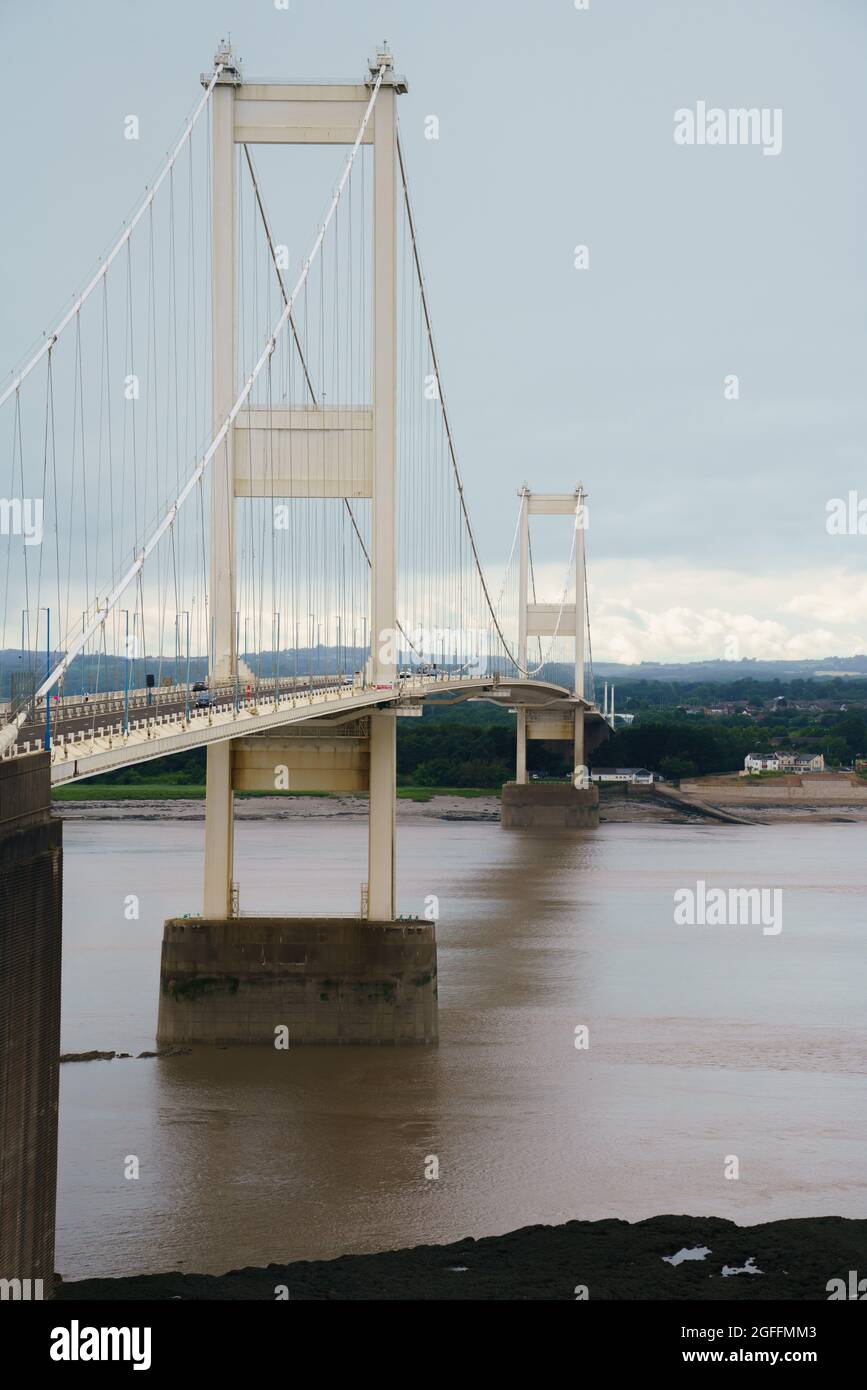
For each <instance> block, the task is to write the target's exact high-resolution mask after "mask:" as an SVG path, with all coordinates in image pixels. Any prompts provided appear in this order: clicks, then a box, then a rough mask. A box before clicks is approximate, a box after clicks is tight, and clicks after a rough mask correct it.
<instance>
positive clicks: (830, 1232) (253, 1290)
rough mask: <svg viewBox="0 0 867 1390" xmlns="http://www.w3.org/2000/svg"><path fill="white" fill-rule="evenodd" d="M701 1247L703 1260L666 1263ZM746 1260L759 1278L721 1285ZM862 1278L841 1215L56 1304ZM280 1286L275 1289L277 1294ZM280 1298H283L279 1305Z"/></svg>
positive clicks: (371, 1264)
mask: <svg viewBox="0 0 867 1390" xmlns="http://www.w3.org/2000/svg"><path fill="white" fill-rule="evenodd" d="M697 1246H707V1247H709V1249H710V1252H711V1253H710V1254H708V1255H707V1256H706V1257H705V1258H704V1259H703V1260H693V1261H689V1260H687V1261H684V1262H683V1263H681V1264H679V1265H677V1266H673V1265H670V1264H667V1263H665V1260H664V1259H663V1257H664V1256H669V1255H674V1254H676V1253H677V1252H678V1251H679V1250H681V1249H683V1248H684V1247H686V1248H690V1249H691V1248H693V1247H697ZM750 1259H751V1260H752V1263H753V1265H754V1266H755V1268H757V1269H759V1270H761V1273H760V1274H735V1275H731V1276H729V1277H723V1275H722V1270H723V1266H726V1265H728V1266H731V1267H735V1268H741V1267H742V1266H743V1265H745V1264H746V1263H747V1261H748V1260H750ZM850 1270H855V1271H860V1277H861V1278H864V1277H867V1220H864V1221H850V1220H845V1219H844V1218H843V1217H840V1216H824V1217H810V1218H805V1219H803V1220H793V1221H772V1222H769V1223H768V1224H767V1225H763V1226H736V1225H734V1224H733V1223H732V1222H731V1221H723V1220H721V1219H720V1218H718V1217H694V1216H654V1217H653V1218H651V1219H650V1220H648V1221H639V1222H637V1223H636V1224H635V1225H630V1224H629V1223H628V1222H626V1221H569V1222H567V1223H566V1225H563V1226H528V1227H525V1228H524V1229H523V1230H520V1231H512V1232H510V1233H509V1234H508V1235H504V1236H490V1237H487V1238H486V1239H484V1240H469V1239H468V1240H461V1241H458V1242H457V1243H456V1244H454V1245H421V1246H417V1247H416V1248H415V1249H413V1250H392V1251H388V1252H385V1253H383V1254H378V1255H344V1256H342V1257H341V1258H339V1259H336V1260H316V1261H309V1262H308V1261H302V1262H299V1263H296V1264H288V1265H269V1266H268V1268H267V1269H240V1270H232V1271H231V1272H230V1273H228V1274H223V1275H208V1274H178V1273H172V1274H150V1275H142V1276H138V1277H133V1278H128V1279H86V1280H83V1281H81V1282H79V1283H68V1284H63V1285H60V1286H59V1288H58V1291H57V1294H56V1295H55V1297H56V1298H58V1299H61V1300H74V1299H86V1300H96V1301H103V1300H112V1301H113V1300H122V1299H141V1300H157V1299H173V1298H175V1299H177V1298H181V1299H223V1300H238V1299H259V1300H273V1299H274V1298H276V1297H278V1296H280V1297H283V1298H285V1297H286V1296H287V1292H286V1291H288V1297H289V1298H290V1299H316V1300H326V1299H333V1300H358V1299H376V1300H407V1299H478V1300H495V1299H569V1300H573V1299H574V1298H575V1297H576V1293H575V1290H576V1286H578V1285H586V1287H587V1291H588V1296H589V1298H590V1299H591V1300H592V1299H687V1300H690V1299H701V1300H709V1299H719V1300H723V1301H725V1300H731V1301H737V1300H742V1299H750V1300H756V1301H762V1300H765V1299H812V1300H826V1299H827V1298H828V1291H827V1288H826V1285H827V1283H828V1281H829V1280H830V1279H834V1278H839V1279H842V1280H843V1281H844V1282H846V1283H848V1281H849V1271H850ZM281 1286H282V1289H281ZM278 1290H280V1292H279V1294H278Z"/></svg>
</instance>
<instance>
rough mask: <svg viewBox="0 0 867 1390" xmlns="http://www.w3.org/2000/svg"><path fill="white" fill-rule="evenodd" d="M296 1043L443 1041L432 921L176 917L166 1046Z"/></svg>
mask: <svg viewBox="0 0 867 1390" xmlns="http://www.w3.org/2000/svg"><path fill="white" fill-rule="evenodd" d="M283 1028H285V1029H286V1030H288V1032H287V1033H286V1034H283V1035H282V1036H283V1037H284V1038H286V1039H288V1046H289V1047H290V1048H291V1047H298V1046H303V1045H307V1046H309V1045H318V1046H322V1045H329V1044H331V1045H334V1044H338V1045H340V1044H343V1045H352V1044H355V1045H358V1044H386V1045H389V1044H403V1043H434V1042H436V1041H437V1036H438V1032H437V957H436V929H435V926H434V923H433V922H419V923H403V922H362V921H359V920H358V919H321V920H316V919H307V920H303V919H299V918H287V917H261V918H256V917H241V918H233V919H230V920H205V919H202V918H198V917H193V918H189V917H185V918H173V919H171V920H169V921H167V922H166V924H165V928H164V932H163V950H162V964H161V970H160V1009H159V1023H158V1027H157V1038H158V1041H159V1042H160V1043H161V1044H163V1043H221V1044H239V1045H240V1044H249V1043H267V1044H270V1045H271V1046H272V1047H273V1046H274V1045H275V1039H276V1038H278V1037H279V1036H281V1035H280V1033H279V1032H278V1030H280V1029H283Z"/></svg>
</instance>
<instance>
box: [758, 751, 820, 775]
mask: <svg viewBox="0 0 867 1390" xmlns="http://www.w3.org/2000/svg"><path fill="white" fill-rule="evenodd" d="M824 771H825V756H824V754H823V753H781V752H773V753H748V754H747V756H746V757H745V758H744V772H795V773H801V772H824Z"/></svg>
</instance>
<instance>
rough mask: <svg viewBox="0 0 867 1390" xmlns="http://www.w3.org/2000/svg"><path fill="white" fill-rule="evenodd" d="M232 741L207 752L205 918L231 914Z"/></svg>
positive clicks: (211, 747) (220, 744) (215, 745)
mask: <svg viewBox="0 0 867 1390" xmlns="http://www.w3.org/2000/svg"><path fill="white" fill-rule="evenodd" d="M233 747H234V742H233V741H232V740H228V739H227V740H226V742H224V743H212V744H210V745H209V747H208V751H207V772H206V777H207V785H206V788H205V891H204V903H203V908H204V913H205V916H206V917H230V916H231V915H232V877H233V872H234V868H233V865H234V851H235V792H234V786H233V780H232V768H233Z"/></svg>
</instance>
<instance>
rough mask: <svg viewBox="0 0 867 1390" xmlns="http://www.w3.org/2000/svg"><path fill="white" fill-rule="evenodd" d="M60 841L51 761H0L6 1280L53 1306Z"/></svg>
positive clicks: (0, 1140)
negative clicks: (54, 814) (53, 806)
mask: <svg viewBox="0 0 867 1390" xmlns="http://www.w3.org/2000/svg"><path fill="white" fill-rule="evenodd" d="M61 833H62V822H61V821H59V820H56V819H54V818H53V817H52V815H51V766H50V761H49V755H48V753H32V754H29V755H28V756H26V757H21V758H14V759H9V760H4V761H3V762H0V1279H4V1280H7V1279H8V1280H10V1281H12V1284H11V1287H12V1290H13V1291H12V1293H11V1297H13V1298H50V1296H51V1292H52V1285H53V1280H54V1211H55V1200H56V1199H55V1193H56V1187H57V1109H58V1085H59V1071H60V955H61V921H62V908H63V902H62V877H63V848H62V840H61ZM28 1281H29V1282H28ZM34 1281H41V1286H40V1285H39V1283H38V1282H37V1283H36V1284H34ZM16 1282H17V1285H18V1292H15V1287H16ZM37 1290H38V1291H37Z"/></svg>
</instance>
